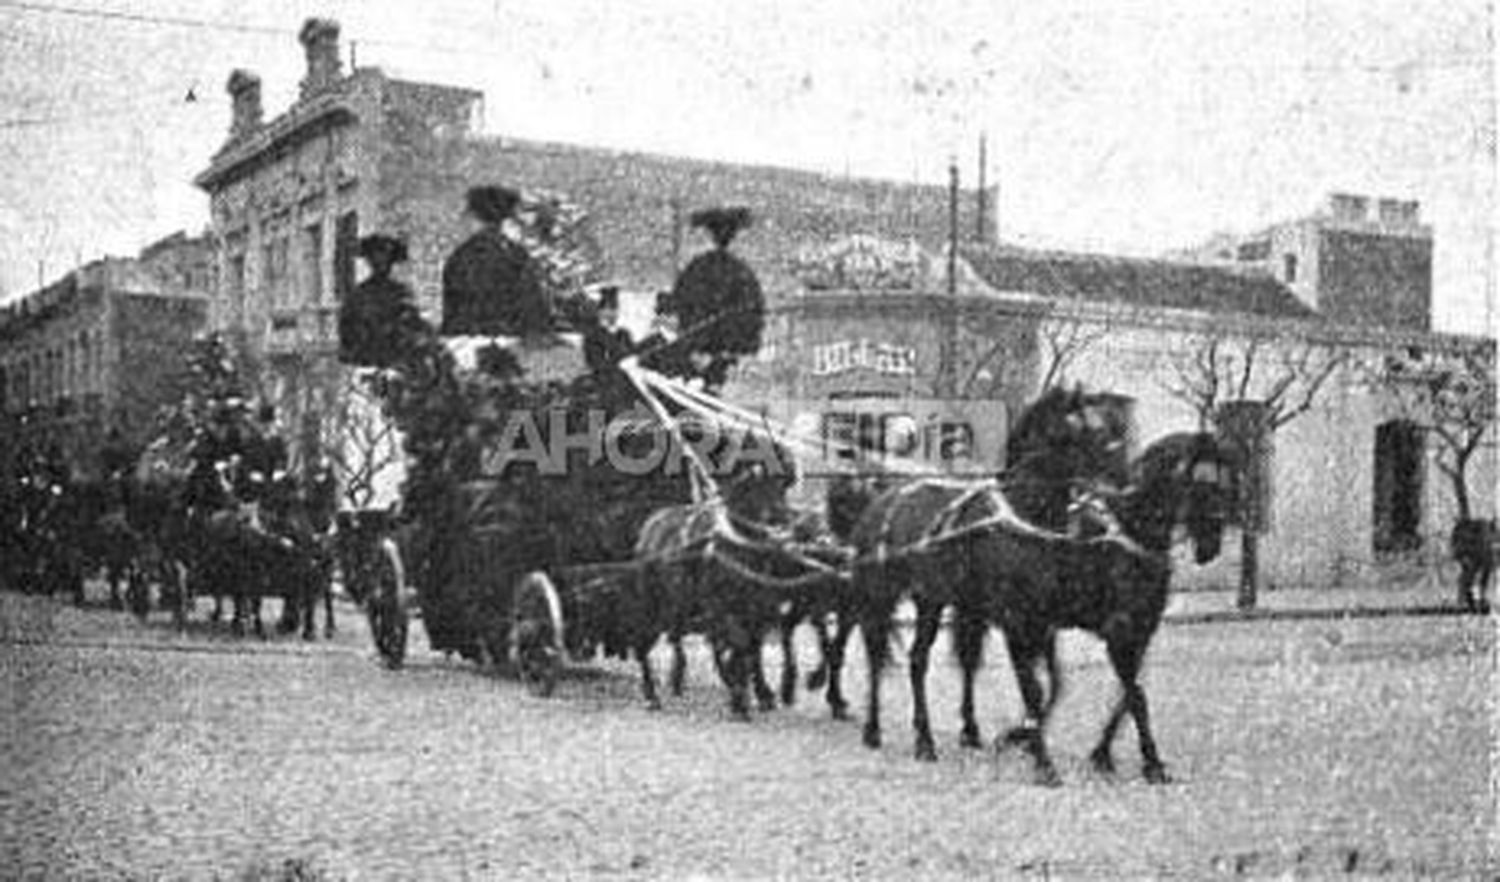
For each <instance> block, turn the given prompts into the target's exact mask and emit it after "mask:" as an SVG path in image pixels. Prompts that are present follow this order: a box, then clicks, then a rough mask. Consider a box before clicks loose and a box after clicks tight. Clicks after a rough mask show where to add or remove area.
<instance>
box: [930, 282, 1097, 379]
mask: <svg viewBox="0 0 1500 882" xmlns="http://www.w3.org/2000/svg"><path fill="white" fill-rule="evenodd" d="M1011 321H1012V320H1011V319H1009V318H1008V317H1005V316H999V315H995V314H985V315H982V316H971V317H969V318H968V319H967V321H966V322H965V325H964V334H963V336H964V338H965V339H966V340H968V341H972V345H971V346H970V347H969V348H968V351H967V352H964V353H961V354H960V358H959V365H958V376H959V380H958V383H957V392H958V394H959V396H960V397H962V398H973V397H991V396H992V394H993V391H994V390H995V389H997V388H1000V387H1001V386H1002V385H1003V373H1002V372H1003V370H1004V368H1005V366H1006V365H1007V364H1010V363H1014V361H1015V352H1014V351H1013V350H1014V348H1015V347H1016V345H1017V340H1016V335H1015V332H1014V328H1013V327H1010V328H1008V327H1007V324H1008V323H1009V322H1011ZM1120 321H1121V316H1120V315H1118V314H1113V313H1112V314H1109V315H1080V314H1078V313H1077V311H1076V310H1064V309H1062V308H1060V307H1059V304H1057V303H1052V304H1050V305H1049V308H1048V310H1047V312H1046V314H1045V315H1043V316H1042V317H1041V319H1040V320H1039V321H1038V322H1037V325H1036V340H1037V358H1038V378H1039V382H1038V383H1037V392H1038V394H1040V393H1042V392H1045V391H1047V390H1048V389H1051V388H1053V387H1054V386H1061V385H1064V384H1066V383H1067V382H1068V378H1069V375H1070V371H1071V370H1072V369H1073V368H1074V367H1075V366H1076V365H1077V363H1078V360H1079V359H1080V358H1082V357H1083V355H1084V354H1085V353H1087V352H1088V351H1089V350H1091V349H1092V348H1093V347H1094V346H1096V345H1097V344H1098V343H1099V342H1100V341H1102V340H1104V339H1105V338H1106V337H1108V336H1109V335H1110V334H1111V333H1113V332H1114V331H1115V330H1116V328H1117V327H1118V325H1119V324H1120Z"/></svg>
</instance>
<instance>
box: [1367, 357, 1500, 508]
mask: <svg viewBox="0 0 1500 882" xmlns="http://www.w3.org/2000/svg"><path fill="white" fill-rule="evenodd" d="M1372 373H1373V376H1372V378H1371V379H1372V380H1374V381H1375V383H1376V385H1377V387H1378V388H1381V389H1383V390H1385V391H1387V392H1389V393H1390V394H1391V395H1392V396H1393V397H1394V398H1395V400H1396V402H1397V404H1398V407H1399V408H1400V410H1401V412H1402V415H1403V416H1404V417H1405V418H1406V419H1408V420H1410V421H1411V422H1413V423H1415V424H1416V425H1418V426H1419V427H1421V428H1422V429H1423V430H1425V431H1426V432H1427V433H1428V435H1429V436H1430V437H1431V438H1433V439H1435V441H1436V448H1437V456H1436V460H1437V467H1438V469H1439V470H1441V471H1442V473H1443V474H1444V475H1445V476H1447V478H1448V481H1449V483H1450V485H1451V486H1452V488H1453V499H1454V502H1455V503H1456V505H1457V507H1458V519H1459V520H1460V521H1469V520H1472V519H1473V509H1472V507H1471V505H1470V503H1469V480H1468V471H1469V463H1470V462H1471V461H1472V460H1473V458H1474V454H1475V453H1477V452H1478V451H1479V448H1480V446H1481V445H1482V444H1483V442H1484V439H1485V437H1486V436H1487V435H1489V434H1491V433H1492V431H1493V429H1494V427H1495V344H1494V342H1493V341H1490V340H1484V341H1476V342H1474V343H1472V344H1469V345H1466V346H1463V347H1461V348H1459V349H1457V350H1453V351H1447V352H1425V351H1422V350H1419V349H1416V348H1413V347H1406V348H1402V349H1401V350H1400V351H1396V352H1392V353H1389V354H1387V355H1386V356H1385V357H1384V358H1382V359H1380V361H1379V362H1378V364H1377V365H1376V366H1375V367H1374V369H1373V372H1372Z"/></svg>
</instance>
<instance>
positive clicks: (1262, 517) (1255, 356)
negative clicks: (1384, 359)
mask: <svg viewBox="0 0 1500 882" xmlns="http://www.w3.org/2000/svg"><path fill="white" fill-rule="evenodd" d="M1347 361H1348V353H1347V352H1346V351H1344V350H1341V349H1336V348H1334V347H1332V346H1328V345H1320V344H1314V343H1311V342H1307V341H1294V340H1289V339H1284V338H1280V337H1277V336H1273V335H1271V334H1269V333H1266V332H1264V331H1259V330H1248V331H1241V332H1239V333H1232V332H1229V331H1211V332H1208V333H1206V334H1204V335H1202V336H1200V337H1199V338H1198V339H1197V340H1195V341H1193V342H1191V343H1190V344H1189V345H1188V346H1186V347H1184V348H1183V349H1182V350H1181V351H1180V354H1179V355H1178V356H1177V357H1176V358H1174V359H1173V360H1172V370H1173V377H1172V379H1170V380H1168V381H1167V383H1166V388H1167V391H1168V393H1170V394H1171V395H1172V396H1174V397H1176V398H1178V399H1180V400H1182V401H1184V402H1186V403H1187V404H1188V405H1189V406H1191V407H1192V408H1193V410H1194V411H1195V412H1196V413H1197V414H1198V419H1199V424H1200V425H1202V426H1204V427H1212V428H1213V429H1215V430H1216V431H1217V432H1219V434H1220V435H1221V436H1222V437H1224V439H1225V440H1226V441H1227V442H1228V443H1229V444H1230V445H1231V446H1232V447H1233V448H1234V450H1235V452H1236V453H1237V454H1238V457H1239V462H1240V480H1239V485H1240V502H1241V505H1240V514H1241V518H1242V522H1241V530H1240V537H1241V540H1240V541H1241V551H1242V555H1241V559H1240V583H1239V596H1238V598H1237V599H1236V603H1237V605H1238V606H1239V607H1240V608H1241V609H1251V608H1253V607H1254V606H1255V602H1256V596H1257V594H1258V593H1259V585H1260V534H1261V533H1262V532H1263V531H1264V530H1265V529H1266V526H1267V517H1266V514H1267V513H1266V511H1265V510H1264V509H1265V507H1266V506H1265V500H1266V497H1267V495H1268V494H1267V492H1266V488H1267V486H1268V485H1267V481H1268V479H1269V475H1267V474H1266V459H1267V451H1268V450H1269V449H1270V444H1271V440H1272V439H1273V438H1274V437H1275V435H1276V432H1277V431H1278V430H1280V429H1281V428H1282V427H1283V426H1285V425H1286V424H1288V423H1290V422H1292V421H1293V420H1295V419H1297V418H1298V417H1300V416H1302V415H1303V414H1305V413H1307V412H1308V411H1309V410H1311V409H1312V406H1313V404H1314V402H1315V401H1316V400H1317V397H1318V394H1319V393H1320V392H1321V391H1322V389H1323V387H1324V385H1325V384H1326V383H1327V382H1328V380H1329V378H1330V377H1332V376H1333V375H1334V373H1335V372H1336V371H1338V369H1339V368H1340V367H1342V366H1343V365H1344V364H1345V363H1346V362H1347Z"/></svg>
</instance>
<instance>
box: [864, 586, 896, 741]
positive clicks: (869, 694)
mask: <svg viewBox="0 0 1500 882" xmlns="http://www.w3.org/2000/svg"><path fill="white" fill-rule="evenodd" d="M891 612H892V610H891V608H890V607H889V606H888V605H886V604H884V603H873V604H871V608H870V609H867V610H866V611H865V614H864V616H863V617H862V619H861V621H860V625H859V630H860V633H861V634H862V635H863V637H864V641H865V659H866V661H867V663H868V666H869V683H868V684H867V685H866V689H865V691H866V699H865V700H866V705H865V730H864V742H865V746H866V747H871V748H878V747H880V675H881V674H882V673H883V672H884V671H885V664H886V662H887V661H888V660H889V658H890V652H891Z"/></svg>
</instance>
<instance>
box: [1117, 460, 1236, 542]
mask: <svg viewBox="0 0 1500 882" xmlns="http://www.w3.org/2000/svg"><path fill="white" fill-rule="evenodd" d="M1235 462H1236V459H1235V456H1234V453H1233V450H1232V449H1231V448H1230V447H1229V446H1228V445H1226V444H1225V443H1224V442H1223V441H1222V440H1221V439H1220V438H1218V437H1217V436H1216V435H1214V434H1213V433H1212V432H1191V433H1180V434H1175V435H1168V436H1166V437H1165V438H1162V439H1160V440H1158V441H1156V442H1155V443H1153V444H1152V445H1150V446H1149V447H1148V448H1146V451H1145V452H1144V453H1143V454H1142V455H1141V457H1140V458H1139V459H1138V460H1137V461H1136V466H1135V469H1134V471H1135V478H1136V487H1137V492H1138V493H1139V494H1140V495H1141V497H1142V498H1143V499H1144V500H1145V505H1146V506H1147V508H1149V509H1152V510H1153V516H1154V517H1155V519H1156V520H1157V521H1158V523H1160V524H1161V525H1162V526H1163V527H1165V529H1166V530H1167V531H1169V532H1170V530H1171V529H1172V528H1173V527H1175V526H1177V525H1181V526H1183V527H1185V528H1186V530H1187V535H1188V538H1189V539H1190V540H1191V541H1192V544H1193V557H1194V560H1195V561H1196V562H1197V563H1198V564H1199V565H1200V566H1201V565H1203V564H1206V563H1208V562H1209V561H1212V560H1213V559H1215V558H1216V557H1218V556H1219V551H1220V549H1221V547H1222V544H1223V536H1224V528H1225V526H1226V524H1227V523H1228V519H1229V511H1230V502H1231V500H1232V499H1233V488H1234V469H1235Z"/></svg>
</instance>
